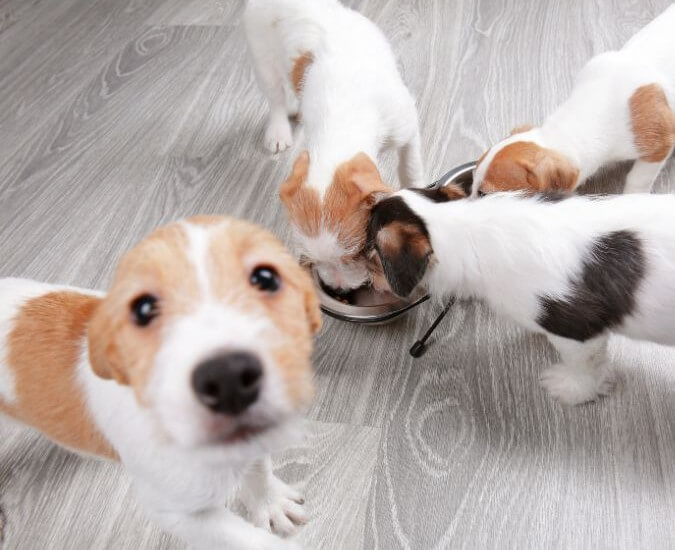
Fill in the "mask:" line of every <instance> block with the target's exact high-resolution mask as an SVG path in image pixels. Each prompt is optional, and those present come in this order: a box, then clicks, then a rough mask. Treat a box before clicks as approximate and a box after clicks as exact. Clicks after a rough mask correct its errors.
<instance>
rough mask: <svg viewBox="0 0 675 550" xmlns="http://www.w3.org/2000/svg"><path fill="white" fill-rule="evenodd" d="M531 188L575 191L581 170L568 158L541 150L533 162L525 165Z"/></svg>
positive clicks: (549, 150)
mask: <svg viewBox="0 0 675 550" xmlns="http://www.w3.org/2000/svg"><path fill="white" fill-rule="evenodd" d="M523 166H524V167H525V169H526V170H527V182H528V184H529V185H530V187H532V188H534V189H538V190H541V191H563V192H570V191H573V190H574V188H575V187H576V185H577V180H578V179H579V169H578V168H577V167H576V166H574V165H573V164H572V163H571V162H570V161H569V160H568V159H567V158H566V157H564V156H563V155H560V154H558V153H556V152H555V151H552V150H551V149H541V151H540V152H539V153H538V154H537V155H536V158H535V159H534V161H533V162H531V161H527V162H525V163H524V164H523Z"/></svg>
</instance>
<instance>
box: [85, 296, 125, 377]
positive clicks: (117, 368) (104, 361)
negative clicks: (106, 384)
mask: <svg viewBox="0 0 675 550" xmlns="http://www.w3.org/2000/svg"><path fill="white" fill-rule="evenodd" d="M110 307H111V305H110V303H109V302H108V301H107V299H103V300H102V301H101V302H100V303H99V305H98V306H97V308H96V310H95V311H94V314H93V315H92V318H91V321H90V323H89V327H88V329H87V340H88V347H89V363H90V364H91V368H92V370H93V371H94V373H95V374H96V375H97V376H99V377H100V378H103V379H106V380H109V379H113V380H116V381H117V382H119V383H120V384H123V385H128V384H129V377H128V376H127V373H126V372H125V371H124V369H123V368H122V360H121V357H120V351H119V348H118V346H117V343H116V342H115V338H116V335H117V328H118V327H117V323H115V321H114V318H113V316H112V315H111V312H110Z"/></svg>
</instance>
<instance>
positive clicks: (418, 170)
mask: <svg viewBox="0 0 675 550" xmlns="http://www.w3.org/2000/svg"><path fill="white" fill-rule="evenodd" d="M398 178H399V182H400V184H401V187H402V188H404V187H424V186H425V185H426V183H427V182H426V178H425V175H424V163H423V162H422V144H421V140H420V132H419V129H418V128H415V132H414V133H413V136H412V137H411V138H410V140H409V141H408V142H407V143H405V144H403V145H402V146H401V147H400V148H399V150H398Z"/></svg>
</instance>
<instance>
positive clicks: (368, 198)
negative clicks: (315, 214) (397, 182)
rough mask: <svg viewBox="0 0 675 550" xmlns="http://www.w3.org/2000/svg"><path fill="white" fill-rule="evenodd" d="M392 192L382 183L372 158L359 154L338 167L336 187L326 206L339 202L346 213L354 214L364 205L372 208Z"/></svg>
mask: <svg viewBox="0 0 675 550" xmlns="http://www.w3.org/2000/svg"><path fill="white" fill-rule="evenodd" d="M391 192H393V189H392V188H391V187H389V186H388V185H386V184H385V183H384V182H383V181H382V178H381V177H380V172H379V171H378V169H377V166H375V163H374V162H373V161H372V160H371V158H370V157H369V156H368V155H366V154H365V153H358V154H357V155H356V156H354V157H353V158H352V159H350V160H348V161H347V162H344V163H342V164H341V165H340V166H338V168H337V170H336V171H335V178H334V185H333V186H332V188H331V189H329V191H328V193H327V195H326V204H329V203H331V201H338V202H340V203H342V206H343V208H344V209H345V210H346V211H350V212H353V211H356V210H357V209H359V208H360V207H361V206H362V205H365V206H367V207H372V206H373V205H374V204H375V203H376V202H377V199H378V197H379V196H380V195H381V194H383V193H391Z"/></svg>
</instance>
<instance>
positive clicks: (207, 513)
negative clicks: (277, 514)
mask: <svg viewBox="0 0 675 550" xmlns="http://www.w3.org/2000/svg"><path fill="white" fill-rule="evenodd" d="M149 515H150V516H151V518H152V519H153V520H154V521H155V522H156V523H157V524H158V525H160V526H161V527H163V528H164V529H165V530H166V531H168V532H170V533H172V534H174V535H176V536H177V537H179V538H181V539H182V540H183V541H185V542H186V543H187V544H188V547H189V548H195V549H199V550H230V549H231V550H299V546H297V545H296V544H294V543H293V542H291V541H287V540H284V539H282V538H280V537H277V536H276V535H273V534H272V533H270V532H268V531H265V530H264V529H260V528H258V527H254V526H253V525H251V524H250V523H248V522H247V521H246V520H244V519H243V518H240V517H239V516H237V515H236V514H234V513H233V512H231V511H230V510H228V509H227V508H225V507H224V506H223V507H221V508H212V509H208V510H202V511H199V512H192V513H184V512H172V511H168V510H166V509H155V510H151V511H150V514H149Z"/></svg>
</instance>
